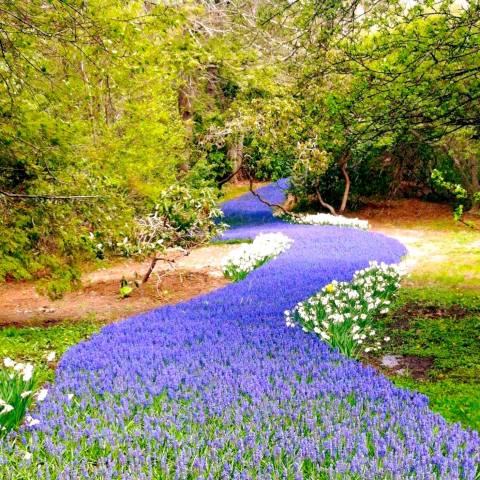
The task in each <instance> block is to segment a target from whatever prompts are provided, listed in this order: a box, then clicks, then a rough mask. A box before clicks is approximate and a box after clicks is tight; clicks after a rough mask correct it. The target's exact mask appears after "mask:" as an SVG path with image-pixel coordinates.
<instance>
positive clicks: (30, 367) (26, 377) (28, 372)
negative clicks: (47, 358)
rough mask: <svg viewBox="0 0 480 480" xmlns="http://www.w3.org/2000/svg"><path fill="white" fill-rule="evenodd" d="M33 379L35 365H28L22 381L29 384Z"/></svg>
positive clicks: (24, 370)
mask: <svg viewBox="0 0 480 480" xmlns="http://www.w3.org/2000/svg"><path fill="white" fill-rule="evenodd" d="M32 377H33V365H32V364H31V363H27V364H26V365H25V367H24V368H23V372H22V379H23V381H24V382H28V381H30V380H31V379H32Z"/></svg>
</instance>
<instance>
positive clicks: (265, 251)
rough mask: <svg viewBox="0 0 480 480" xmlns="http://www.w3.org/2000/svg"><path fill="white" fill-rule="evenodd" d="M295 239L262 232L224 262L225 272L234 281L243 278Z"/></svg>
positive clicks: (280, 234)
mask: <svg viewBox="0 0 480 480" xmlns="http://www.w3.org/2000/svg"><path fill="white" fill-rule="evenodd" d="M292 242H293V240H291V239H290V238H288V237H287V236H285V235H283V234H282V233H262V234H260V235H257V236H256V237H255V240H254V241H253V242H252V243H249V244H246V245H242V246H240V247H239V248H237V249H236V250H234V251H233V252H231V253H230V254H229V255H228V256H227V257H225V259H224V260H223V262H222V270H223V274H224V275H225V276H226V277H227V278H231V279H232V280H234V281H238V280H242V279H243V278H245V277H246V276H247V275H248V273H249V272H251V271H252V270H254V269H255V268H258V267H260V266H261V265H263V264H264V263H266V262H267V261H268V260H271V259H273V258H275V257H278V255H280V254H281V253H282V252H284V251H285V250H287V249H288V248H290V245H291V244H292Z"/></svg>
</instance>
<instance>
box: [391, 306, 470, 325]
mask: <svg viewBox="0 0 480 480" xmlns="http://www.w3.org/2000/svg"><path fill="white" fill-rule="evenodd" d="M473 313H474V311H472V309H467V308H464V307H462V306H460V305H451V306H449V307H439V306H438V305H425V304H424V303H407V304H406V305H403V306H402V307H400V308H399V309H398V310H396V311H395V313H394V314H393V315H392V324H391V327H392V328H395V329H398V330H407V329H408V328H409V327H410V322H411V320H412V319H414V318H428V319H430V320H435V319H439V318H454V319H459V318H465V317H468V316H471V315H473Z"/></svg>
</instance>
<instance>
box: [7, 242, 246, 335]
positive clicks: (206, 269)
mask: <svg viewBox="0 0 480 480" xmlns="http://www.w3.org/2000/svg"><path fill="white" fill-rule="evenodd" d="M234 248H238V245H212V246H207V247H202V248H199V249H196V250H193V251H192V252H191V253H190V255H188V256H186V257H182V258H179V260H178V261H177V262H176V267H175V269H171V268H170V267H169V266H168V265H167V264H165V263H162V262H159V263H158V264H157V266H156V268H155V271H154V274H153V275H152V276H151V278H150V280H149V281H148V282H147V283H146V284H144V285H143V286H142V287H141V288H138V289H137V288H135V289H134V290H133V292H132V294H131V295H130V296H129V297H128V298H121V297H120V295H119V288H120V281H121V279H122V278H123V277H124V278H126V279H127V280H132V279H134V278H138V277H141V276H142V275H143V274H144V273H145V272H146V270H147V268H148V265H149V261H148V260H146V261H144V262H135V261H132V260H127V261H123V262H119V263H117V264H115V265H113V266H110V267H106V268H102V269H98V270H95V271H92V272H89V273H86V274H85V275H84V276H83V277H82V287H81V288H80V289H79V290H77V291H75V292H71V293H67V294H66V295H65V296H64V297H63V298H61V299H60V300H50V299H49V298H48V297H45V296H42V295H40V294H39V293H38V292H37V291H36V286H35V284H34V283H31V282H20V283H6V284H3V285H0V327H5V326H16V327H23V326H34V325H39V326H41V325H45V326H48V325H54V324H56V323H60V322H63V321H68V322H75V321H79V320H82V319H86V318H88V319H91V320H95V321H99V322H102V323H107V322H114V321H117V320H119V319H122V318H126V317H129V316H131V315H135V314H138V313H141V312H145V311H148V310H151V309H153V308H157V307H160V306H162V305H168V304H173V303H177V302H180V301H184V300H188V299H190V298H192V297H195V296H198V295H201V294H205V293H208V292H210V291H212V290H215V289H217V288H221V287H223V286H225V285H226V284H228V283H229V281H228V280H226V279H225V278H224V277H223V274H222V272H221V261H222V258H223V257H224V256H225V255H226V254H227V253H228V252H229V251H231V250H232V249H234Z"/></svg>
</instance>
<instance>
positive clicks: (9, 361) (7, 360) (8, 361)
mask: <svg viewBox="0 0 480 480" xmlns="http://www.w3.org/2000/svg"><path fill="white" fill-rule="evenodd" d="M3 364H4V365H5V366H6V367H7V368H14V367H15V365H16V364H15V362H14V361H13V360H12V359H11V358H10V357H5V358H4V359H3Z"/></svg>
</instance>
